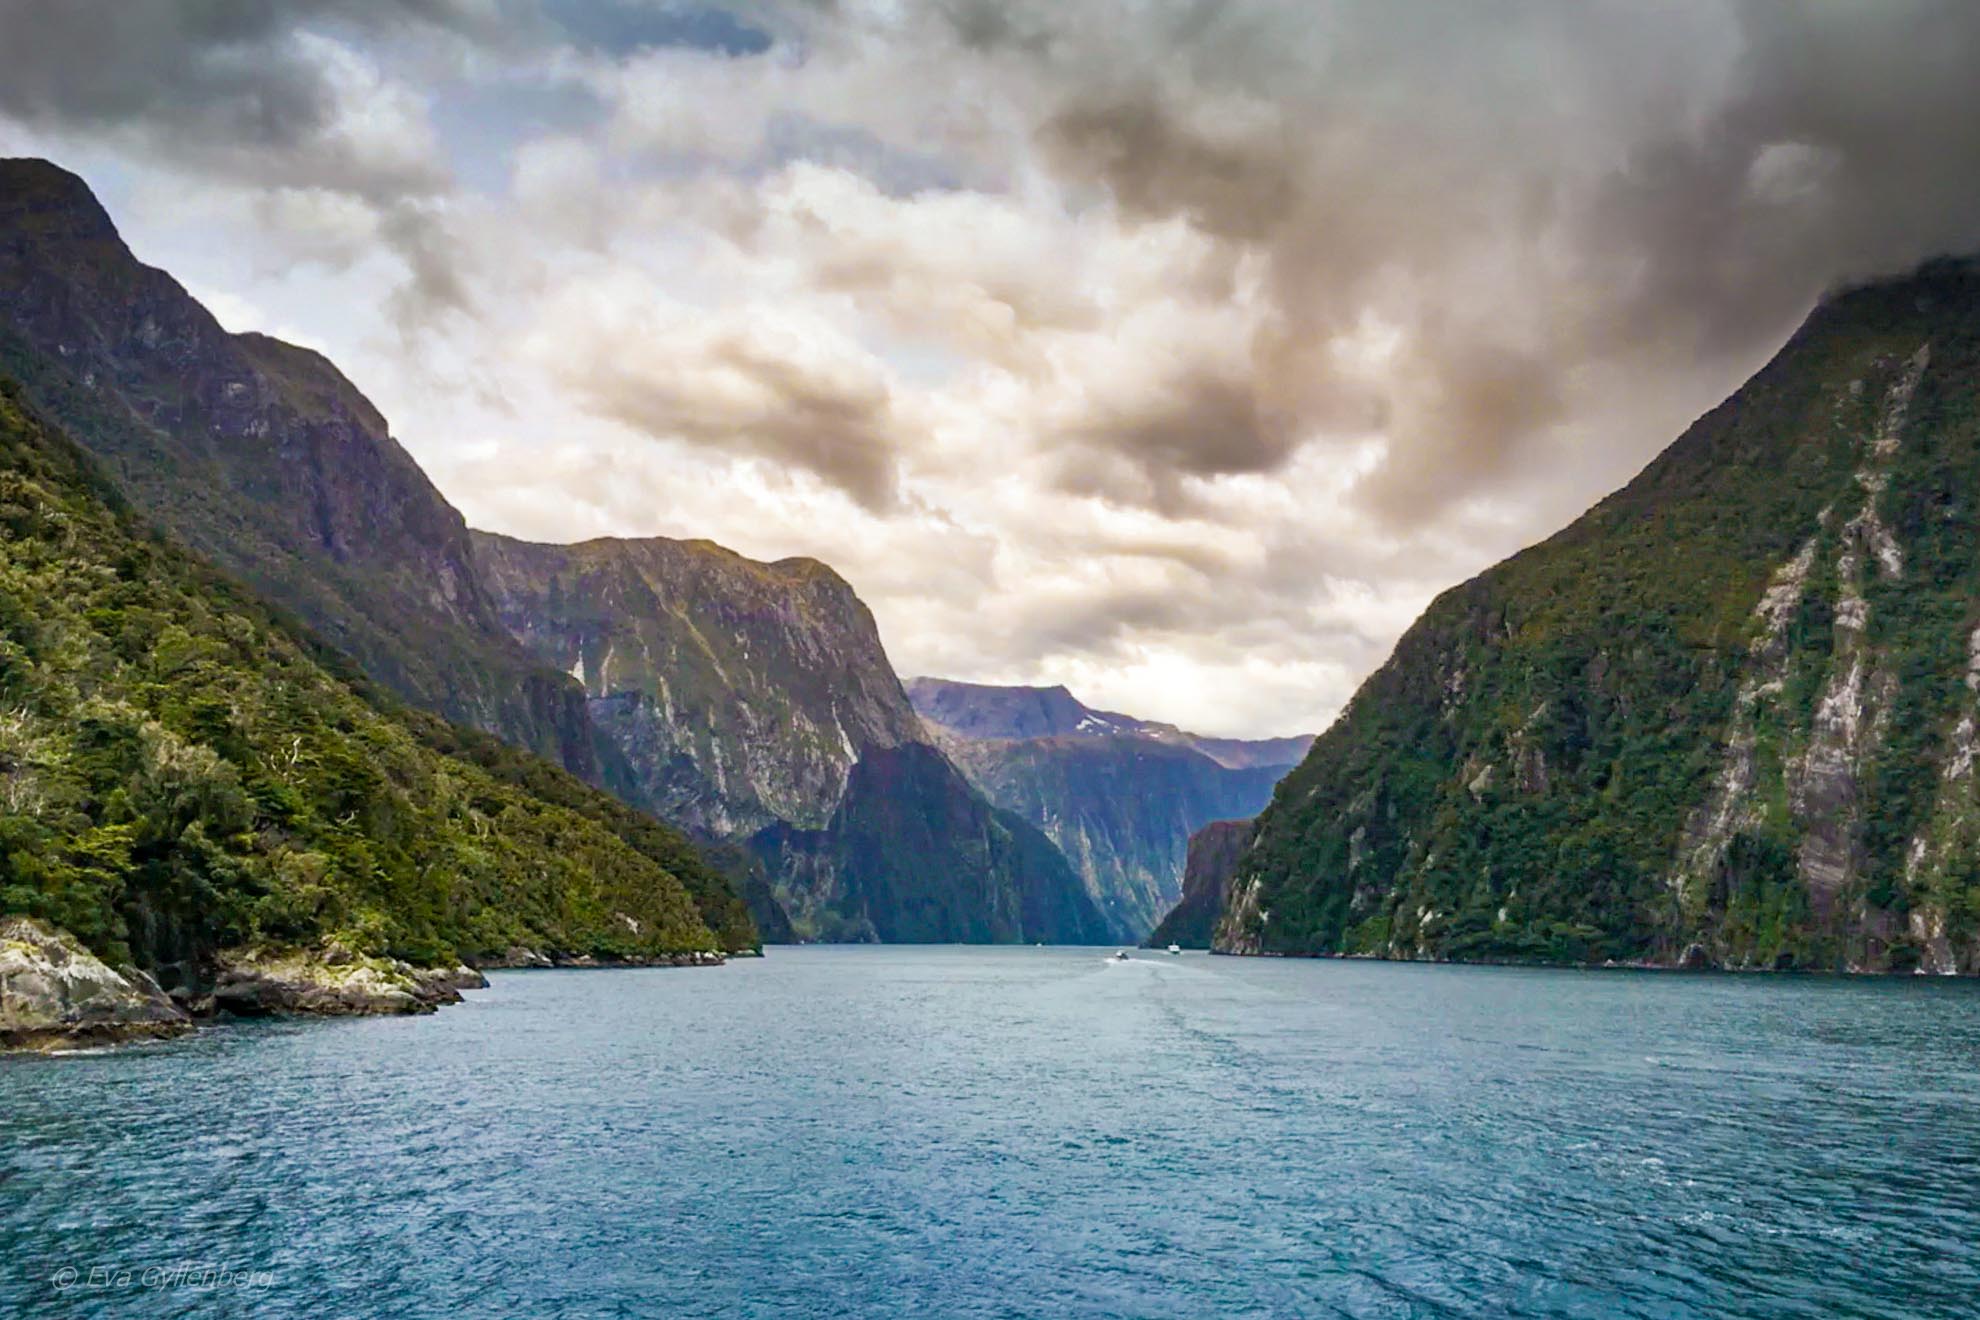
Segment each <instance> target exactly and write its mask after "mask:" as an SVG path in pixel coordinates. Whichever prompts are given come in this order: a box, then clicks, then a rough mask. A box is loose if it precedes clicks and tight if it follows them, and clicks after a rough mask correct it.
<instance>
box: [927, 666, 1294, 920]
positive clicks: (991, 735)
mask: <svg viewBox="0 0 1980 1320" xmlns="http://www.w3.org/2000/svg"><path fill="white" fill-rule="evenodd" d="M907 692H908V697H909V700H910V701H912V702H913V703H914V705H915V709H916V711H917V713H918V714H919V715H920V716H921V718H922V720H923V722H924V723H926V724H927V725H928V727H929V728H930V729H931V730H932V731H933V732H934V734H935V736H936V741H937V742H938V743H940V745H941V746H942V747H943V748H944V749H945V750H946V751H947V752H948V753H949V756H950V758H951V759H952V760H954V761H955V763H956V764H957V765H959V766H961V767H962V769H963V772H964V773H965V774H967V775H968V776H969V778H970V780H971V781H972V782H973V783H975V784H976V785H977V787H978V788H980V789H982V790H983V792H984V793H985V794H986V795H987V796H988V797H989V798H990V800H991V801H993V802H995V803H996V804H997V805H998V806H1000V807H1002V808H1004V809H1005V810H1007V811H1011V812H1014V813H1016V814H1017V815H1019V816H1020V817H1022V818H1024V819H1025V820H1027V821H1029V822H1030V823H1031V824H1033V825H1035V826H1037V827H1038V828H1039V829H1041V830H1043V831H1044V832H1045V833H1046V834H1047V835H1048V836H1049V837H1050V838H1051V839H1052V841H1053V842H1054V843H1056V844H1057V845H1058V846H1059V849H1060V851H1061V852H1063V853H1064V854H1065V855H1066V857H1067V859H1068V860H1069V861H1071V862H1072V864H1073V866H1074V868H1075V869H1076V870H1077V871H1078V872H1079V874H1080V876H1081V879H1082V880H1083V881H1084V883H1085V885H1086V890H1087V893H1088V894H1089V895H1090V896H1091V897H1092V898H1093V900H1094V902H1095V903H1097V904H1098V905H1099V906H1100V907H1101V909H1102V910H1103V911H1104V912H1105V913H1106V914H1107V917H1108V919H1109V921H1110V922H1111V923H1112V925H1113V929H1114V932H1115V935H1116V937H1117V938H1118V939H1120V940H1123V941H1126V942H1129V943H1134V942H1138V941H1140V940H1141V939H1142V938H1143V937H1144V936H1146V935H1147V934H1148V932H1149V930H1150V928H1152V927H1153V926H1155V925H1156V923H1157V922H1158V921H1160V920H1161V919H1162V917H1163V916H1164V914H1165V913H1167V912H1168V911H1169V910H1170V909H1171V908H1172V907H1173V906H1174V905H1175V904H1176V902H1177V901H1178V900H1179V899H1180V898H1181V897H1182V896H1183V892H1182V881H1183V877H1184V871H1185V868H1186V862H1187V853H1188V847H1189V839H1190V836H1191V835H1192V834H1193V833H1195V832H1196V831H1197V830H1198V829H1200V828H1201V827H1202V826H1204V825H1205V824H1207V823H1209V822H1211V821H1214V820H1219V819H1224V818H1228V817H1234V816H1243V817H1249V816H1251V815H1254V814H1256V813H1257V812H1258V811H1259V810H1260V809H1261V808H1263V807H1264V805H1265V803H1266V802H1267V801H1269V800H1270V799H1271V796H1272V790H1273V786H1274V785H1275V784H1276V783H1277V782H1278V781H1279V779H1280V778H1281V777H1282V776H1283V775H1284V774H1285V773H1286V772H1287V771H1288V770H1289V769H1291V768H1292V764H1293V759H1294V758H1296V757H1297V755H1298V753H1299V752H1300V751H1303V750H1304V749H1305V747H1306V745H1307V744H1308V743H1309V742H1310V741H1311V740H1310V739H1306V738H1275V739H1259V740H1254V741H1246V740H1242V739H1229V738H1218V739H1205V738H1200V737H1198V736H1197V735H1195V734H1191V733H1186V732H1184V731H1182V730H1180V729H1178V728H1176V727H1175V726H1174V725H1172V724H1164V723H1161V722H1158V721H1154V720H1143V719H1139V718H1136V717H1135V716H1131V715H1122V714H1118V713H1115V712H1110V711H1099V710H1095V709H1093V708H1092V707H1089V706H1087V705H1085V704H1084V703H1082V702H1080V701H1079V700H1078V699H1077V698H1075V697H1074V696H1073V695H1072V694H1071V693H1070V692H1069V691H1067V690H1066V689H1065V688H1064V687H1021V686H1020V687H999V686H996V685H992V684H981V683H954V682H949V681H947V680H943V679H934V678H926V677H922V678H916V679H913V680H911V681H910V682H909V683H908V684H907ZM1274 756H1285V757H1286V758H1287V759H1286V760H1284V761H1280V762H1274V761H1273V760H1272V759H1271V758H1272V757H1274Z"/></svg>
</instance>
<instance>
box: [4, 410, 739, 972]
mask: <svg viewBox="0 0 1980 1320" xmlns="http://www.w3.org/2000/svg"><path fill="white" fill-rule="evenodd" d="M697 901H698V902H699V907H697ZM0 912H25V913H30V914H32V915H35V916H39V917H43V918H45V919H47V920H49V921H52V922H55V923H57V924H59V925H61V926H64V927H66V928H68V929H69V930H71V931H73V932H74V933H75V934H76V935H77V936H79V937H80V938H81V939H83V940H84V941H85V942H86V943H87V944H88V945H89V946H90V947H91V948H92V949H94V950H96V951H97V952H99V953H101V954H103V955H105V956H107V957H109V958H111V959H113V960H116V961H126V960H128V961H134V962H136V963H137V964H138V965H140V966H146V967H155V968H164V969H179V968H183V967H187V966H196V965H197V963H198V961H199V960H201V959H203V958H204V957H205V956H207V955H209V954H210V953H211V952H213V951H214V950H217V949H219V948H223V947H228V946H232V945H236V944H244V943H255V942H265V943H273V944H306V943H313V942H316V941H320V940H324V939H328V938H335V939H337V940H339V941H341V942H343V943H345V944H346V945H348V946H349V947H351V948H352V949H354V950H356V951H358V952H364V953H381V954H384V953H389V954H392V955H395V956H399V957H403V958H406V959H408V960H410V961H413V962H417V963H437V962H440V961H444V960H449V959H454V958H469V959H473V958H476V957H479V956H483V955H487V954H490V953H493V952H497V951H500V950H504V949H507V948H510V947H512V946H525V947H530V948H536V949H543V950H549V951H553V952H561V953H573V954H575V953H591V954H596V955H603V956H621V957H635V956H647V955H656V954H662V953H671V952H685V951H691V950H712V949H717V948H730V949H733V948H739V947H749V946H751V945H753V944H754V943H755V935H754V931H753V929H752V928H751V927H750V925H749V920H748V916H747V913H746V912H745V911H744V910H743V909H742V906H741V904H740V902H739V901H738V900H737V899H736V897H735V894H734V892H733V890H732V889H731V887H730V886H729V884H728V882H727V881H726V880H724V879H723V878H722V877H721V876H719V875H717V874H716V873H715V872H714V871H713V870H711V869H710V868H709V867H708V866H707V864H706V863H705V861H704V860H703V859H702V858H701V857H700V856H699V855H698V853H697V852H696V850H695V848H694V847H693V845H692V844H690V843H689V842H688V841H687V840H686V839H685V838H684V837H682V836H681V835H680V834H679V833H678V832H676V831H674V830H672V829H671V828H669V827H667V826H665V825H662V824H660V823H659V822H657V821H654V820H652V819H651V818H649V817H645V816H643V815H641V814H640V813H638V812H635V811H633V810H632V809H630V808H627V807H625V806H623V805H621V804H619V803H618V802H616V801H614V800H612V799H611V798H609V797H607V796H606V795H605V794H603V793H602V792H599V791H598V790H595V789H592V788H590V787H589V786H587V785H585V784H583V783H581V782H580V781H578V780H577V779H575V778H574V777H572V776H570V775H569V774H567V773H565V772H564V771H562V770H561V769H557V768H555V767H552V766H550V765H548V764H546V763H544V762H541V761H539V760H537V759H536V758H534V757H532V756H529V755H528V754H526V753H523V752H519V751H516V750H514V749H512V748H509V747H507V746H505V745H504V744H502V743H500V742H498V741H496V740H495V739H494V738H492V737H489V736H487V735H485V734H479V733H475V732H471V731H467V730H463V729H459V728H456V727H454V726H451V725H449V724H447V723H445V722H444V721H441V720H439V719H437V718H435V717H433V716H430V715H426V714H423V713H419V712H412V711H407V710H405V709H403V708H401V707H399V706H397V705H396V704H395V703H393V702H392V701H391V700H390V699H388V698H386V697H384V696H383V695H382V694H381V693H380V692H379V691H378V690H377V689H375V688H374V687H373V686H371V685H369V684H367V683H366V682H365V681H364V680H363V679H362V678H361V677H359V676H358V675H357V673H356V671H355V669H354V668H353V667H352V666H351V665H350V664H349V662H348V661H346V660H344V659H343V658H342V657H341V656H339V655H338V654H337V653H335V652H333V651H329V650H328V649H327V648H323V647H321V646H320V645H318V644H316V643H315V642H314V641H312V640H311V639H310V638H309V637H308V636H307V634H306V633H304V632H302V631H301V630H300V629H299V628H297V627H296V626H295V625H293V624H292V623H290V622H289V621H287V620H286V619H284V618H282V617H280V616H279V615H278V614H276V613H275V612H274V611H272V610H271V609H270V608H269V607H267V606H265V605H263V604H262V603H260V602H259V601H257V600H256V599H254V598H253V597H252V596H250V595H249V594H247V593H246V592H245V591H244V590H242V589H241V588H240V587H239V586H237V585H236V584H234V583H232V582H231V581H229V580H228V579H226V578H224V577H222V576H221V575H220V574H218V573H217V572H215V571H213V570H212V569H210V568H209V567H207V566H206V565H204V564H203V563H201V562H200V561H198V560H197V559H195V558H194V557H193V556H191V555H189V554H188V553H186V552H184V551H183V550H180V549H179V548H177V547H176V546H174V545H172V544H170V543H168V542H166V541H165V540H163V539H161V538H160V537H159V536H158V535H156V534H155V533H153V532H152V531H150V530H149V529H148V528H147V527H146V526H145V525H144V524H143V523H142V522H141V521H140V520H139V519H138V518H137V516H136V515H135V514H134V513H133V512H132V511H131V510H130V509H129V508H128V507H127V506H125V505H124V503H123V502H122V500H121V499H120V497H119V496H118V495H117V494H116V492H115V490H114V488H113V487H112V486H111V485H110V483H109V482H108V481H107V480H105V479H104V478H102V477H101V476H100V475H99V474H98V473H97V472H96V471H95V469H94V467H93V465H92V464H91V462H90V461H89V460H88V459H87V458H86V457H85V456H84V455H83V454H82V452H81V451H80V450H79V449H77V448H76V447H75V446H74V445H73V444H71V443H70V442H69V441H68V440H67V439H66V438H64V437H62V436H60V435H58V434H56V433H54V432H53V431H52V430H51V429H50V428H48V427H47V426H45V425H44V424H43V423H42V422H40V421H39V420H38V419H36V418H35V417H34V416H32V415H31V413H30V412H29V410H28V409H27V407H26V406H25V405H24V404H23V403H22V402H21V399H20V397H19V393H18V391H17V390H15V389H14V388H13V387H12V386H11V384H8V385H7V386H5V387H4V390H0ZM711 926H712V927H714V929H713V930H711Z"/></svg>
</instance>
